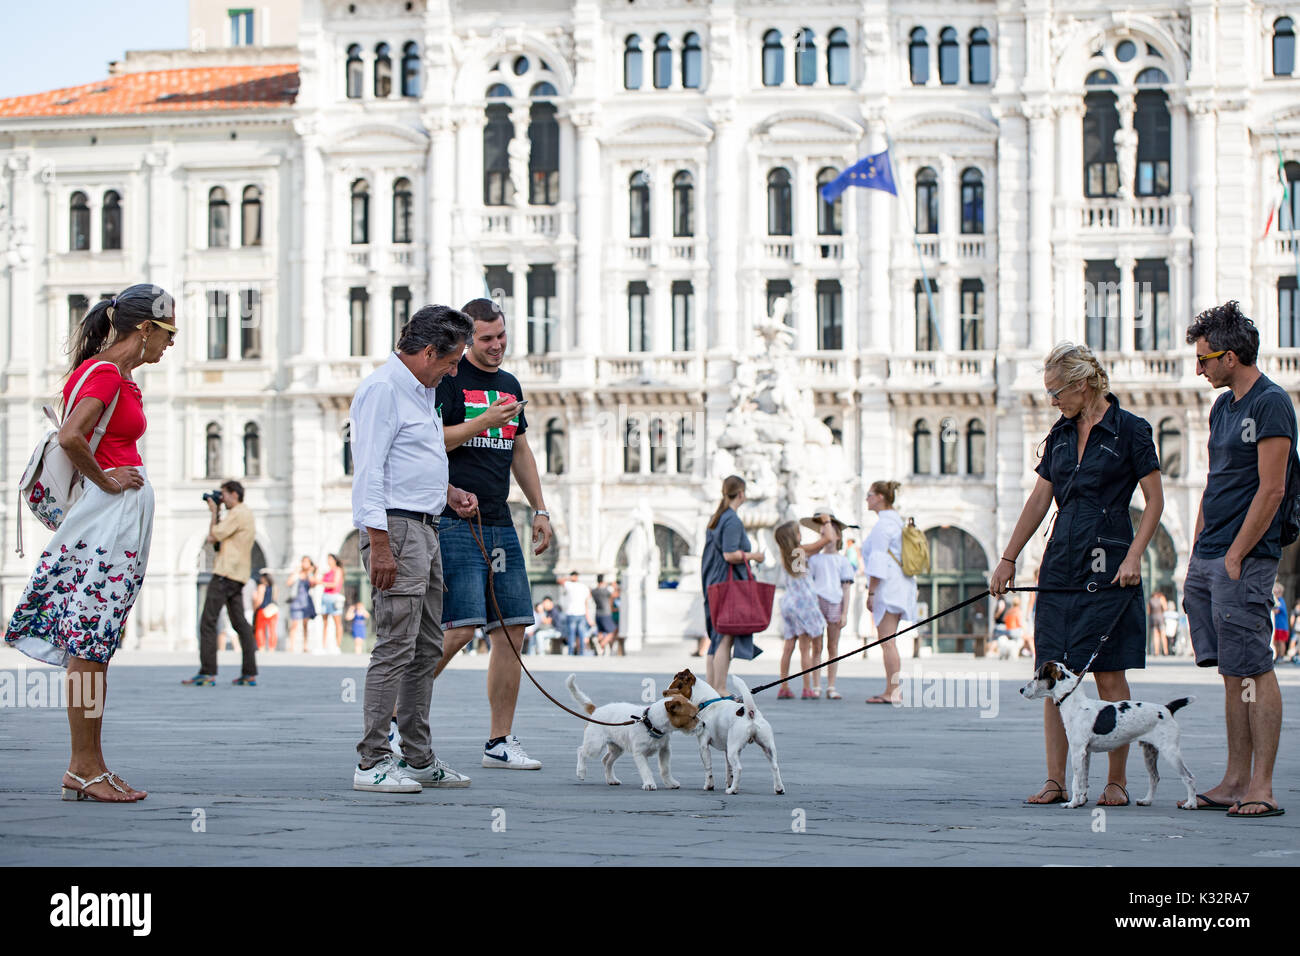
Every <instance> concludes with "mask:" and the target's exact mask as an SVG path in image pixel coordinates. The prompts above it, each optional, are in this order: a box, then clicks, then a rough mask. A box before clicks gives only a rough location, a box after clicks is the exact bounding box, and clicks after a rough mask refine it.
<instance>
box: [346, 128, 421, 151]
mask: <svg viewBox="0 0 1300 956" xmlns="http://www.w3.org/2000/svg"><path fill="white" fill-rule="evenodd" d="M428 146H429V137H428V136H426V135H425V134H424V133H422V132H420V131H419V130H415V129H411V128H410V127H409V126H399V125H397V124H395V123H365V124H362V125H359V126H347V127H344V128H343V129H340V130H338V131H337V132H336V133H335V135H334V136H332V137H330V138H329V140H328V141H327V142H326V143H325V145H324V151H325V152H327V153H342V152H347V153H358V152H361V153H381V152H409V151H411V150H412V149H418V150H424V149H427V148H428Z"/></svg>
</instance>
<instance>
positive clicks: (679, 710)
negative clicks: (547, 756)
mask: <svg viewBox="0 0 1300 956" xmlns="http://www.w3.org/2000/svg"><path fill="white" fill-rule="evenodd" d="M564 684H565V686H566V687H568V688H569V693H570V694H572V695H573V699H574V700H576V701H577V702H578V704H579V705H580V706H581V707H582V708H583V709H584V710H585V711H586V712H587V713H588V714H589V715H590V716H592V717H594V718H596V719H597V720H604V721H608V722H610V723H617V722H618V721H623V720H627V719H628V718H630V717H636V716H638V714H639V715H640V719H639V720H638V721H637V722H636V723H634V724H626V725H624V726H621V727H604V726H601V725H600V724H588V725H587V730H586V732H585V733H584V734H583V735H582V746H581V747H579V748H578V779H579V780H586V779H587V760H588V758H591V757H595V756H597V755H598V754H600V753H601V751H602V750H603V751H604V755H603V756H601V760H600V762H601V763H602V764H603V765H604V767H605V782H606V783H607V784H609V785H610V786H611V787H617V786H618V785H619V784H621V783H622V782H623V781H621V780H619V779H618V777H616V776H614V761H615V760H617V759H618V758H619V757H621V756H623V752H624V751H627V752H628V753H630V754H632V759H633V760H634V761H635V762H636V769H637V770H638V771H639V772H640V774H641V789H642V790H654V789H655V784H654V780H653V779H652V778H651V776H650V762H649V760H648V759H647V758H649V757H650V755H651V754H655V755H657V756H658V757H659V776H660V778H661V779H662V780H663V782H664V786H665V787H667V788H668V789H670V790H677V789H680V788H681V784H680V783H679V782H678V781H676V780H674V779H673V773H672V769H671V767H670V766H669V753H668V737H669V735H670V734H671V733H672V732H673V731H674V730H680V731H681V732H682V733H687V734H689V733H695V732H697V730H698V725H699V722H700V719H699V716H698V713H699V710H698V708H697V707H696V706H695V705H694V704H692V703H691V702H690V701H689V700H687V699H686V697H685V696H674V697H669V699H668V700H657V701H655V702H654V703H653V704H651V705H650V706H649V707H643V706H641V705H640V704H628V703H615V704H605V705H604V706H601V707H597V706H596V705H595V704H594V703H592V701H591V698H590V697H588V696H587V695H586V694H584V693H583V692H582V691H580V690H579V689H578V681H577V677H576V676H575V675H574V674H570V675H569V678H568V680H566V681H565V682H564Z"/></svg>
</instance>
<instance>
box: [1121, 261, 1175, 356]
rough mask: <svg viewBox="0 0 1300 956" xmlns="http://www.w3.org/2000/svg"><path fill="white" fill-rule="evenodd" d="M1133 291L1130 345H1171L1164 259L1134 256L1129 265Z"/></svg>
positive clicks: (1142, 347)
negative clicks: (1131, 337)
mask: <svg viewBox="0 0 1300 956" xmlns="http://www.w3.org/2000/svg"><path fill="white" fill-rule="evenodd" d="M1133 294H1134V297H1135V299H1136V301H1135V302H1134V308H1133V312H1134V316H1133V339H1134V341H1133V347H1134V348H1135V349H1137V350H1138V351H1149V350H1151V349H1160V350H1165V349H1171V348H1173V346H1174V342H1173V338H1174V336H1173V316H1172V315H1171V314H1170V310H1169V266H1168V264H1167V263H1166V262H1165V260H1163V259H1139V260H1137V262H1136V263H1135V264H1134V266H1133ZM1125 347H1127V346H1125Z"/></svg>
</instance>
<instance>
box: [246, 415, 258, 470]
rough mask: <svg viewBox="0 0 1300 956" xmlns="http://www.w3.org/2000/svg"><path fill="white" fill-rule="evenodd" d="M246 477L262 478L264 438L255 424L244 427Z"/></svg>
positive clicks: (251, 423) (250, 423)
mask: <svg viewBox="0 0 1300 956" xmlns="http://www.w3.org/2000/svg"><path fill="white" fill-rule="evenodd" d="M244 477H245V478H260V477H262V436H261V433H260V432H259V431H258V428H257V425H256V424H254V423H253V422H249V423H248V424H247V425H245V426H244Z"/></svg>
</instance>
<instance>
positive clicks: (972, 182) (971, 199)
mask: <svg viewBox="0 0 1300 956" xmlns="http://www.w3.org/2000/svg"><path fill="white" fill-rule="evenodd" d="M961 231H962V232H963V233H966V234H967V235H976V236H978V235H983V234H984V174H983V173H982V172H980V171H979V170H978V169H976V168H975V167H973V166H972V167H970V168H969V169H963V170H962V172H961Z"/></svg>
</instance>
